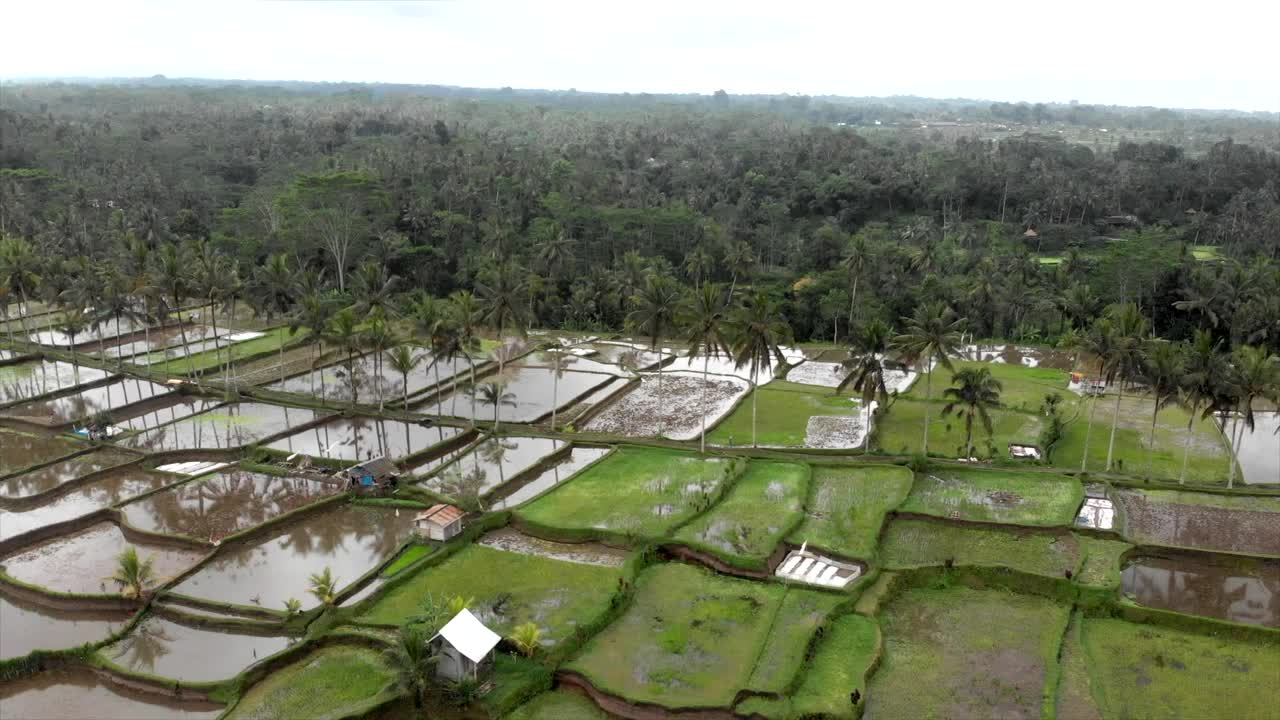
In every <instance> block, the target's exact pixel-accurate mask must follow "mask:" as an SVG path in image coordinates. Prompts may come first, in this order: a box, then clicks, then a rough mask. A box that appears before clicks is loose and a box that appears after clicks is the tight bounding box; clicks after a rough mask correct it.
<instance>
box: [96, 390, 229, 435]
mask: <svg viewBox="0 0 1280 720" xmlns="http://www.w3.org/2000/svg"><path fill="white" fill-rule="evenodd" d="M221 404H222V403H221V401H219V400H214V399H212V398H206V397H200V396H198V395H179V394H176V393H175V394H171V395H168V396H166V397H165V398H163V399H161V400H157V401H155V402H154V403H147V405H146V407H145V408H139V409H135V410H134V411H133V412H128V413H119V412H117V413H112V415H113V417H112V418H111V419H112V424H113V425H115V426H116V427H118V428H121V429H122V430H125V431H128V432H142V431H144V430H151V429H152V428H158V427H160V426H161V425H168V424H169V423H174V422H177V421H179V420H183V419H185V418H189V417H191V416H192V415H195V414H197V413H202V412H204V411H206V410H211V409H213V408H215V407H217V406H218V405H221ZM139 410H141V411H139Z"/></svg>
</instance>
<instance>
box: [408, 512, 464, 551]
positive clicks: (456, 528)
mask: <svg viewBox="0 0 1280 720" xmlns="http://www.w3.org/2000/svg"><path fill="white" fill-rule="evenodd" d="M462 515H463V512H462V509H461V508H458V507H455V506H453V505H444V504H440V505H432V506H431V507H429V508H427V509H426V510H423V511H422V512H420V513H418V515H417V517H415V518H414V519H413V525H414V527H416V528H417V529H418V534H420V535H422V536H424V537H426V538H429V539H431V540H438V541H440V542H444V541H445V540H448V539H449V538H451V537H453V536H454V535H457V534H458V533H460V532H462Z"/></svg>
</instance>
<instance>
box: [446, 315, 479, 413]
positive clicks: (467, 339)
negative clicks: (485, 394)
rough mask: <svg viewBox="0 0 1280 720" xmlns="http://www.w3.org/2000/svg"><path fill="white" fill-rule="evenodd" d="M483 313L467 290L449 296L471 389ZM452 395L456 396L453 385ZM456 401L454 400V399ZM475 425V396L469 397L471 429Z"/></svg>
mask: <svg viewBox="0 0 1280 720" xmlns="http://www.w3.org/2000/svg"><path fill="white" fill-rule="evenodd" d="M483 317H484V311H483V310H482V309H481V307H480V303H479V301H477V299H476V296H475V295H473V294H472V293H471V291H469V290H459V291H458V292H455V293H454V294H452V295H450V296H449V318H450V322H451V323H452V324H453V327H454V329H455V332H457V334H458V349H459V351H460V352H461V353H462V354H463V356H464V357H466V358H467V371H468V373H469V375H470V384H471V387H473V388H474V387H475V386H476V363H475V360H474V359H473V358H472V356H473V355H474V354H475V353H477V352H479V351H480V323H481V322H482V319H483ZM454 395H457V388H456V383H455V388H454ZM455 399H456V398H455ZM475 425H476V396H475V394H474V393H472V395H471V427H475Z"/></svg>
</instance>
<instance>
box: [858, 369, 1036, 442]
mask: <svg viewBox="0 0 1280 720" xmlns="http://www.w3.org/2000/svg"><path fill="white" fill-rule="evenodd" d="M916 384H917V385H919V383H916ZM926 409H928V410H929V418H930V419H929V448H930V450H929V451H930V453H932V454H933V455H937V456H939V457H948V458H960V457H964V451H965V433H964V421H963V420H959V419H957V418H955V417H943V415H942V405H940V404H938V403H936V402H935V403H932V404H930V403H926V402H924V401H923V400H921V401H915V400H898V401H897V402H895V403H894V404H893V407H892V408H890V409H889V412H888V414H886V415H884V416H883V417H881V418H880V419H879V420H878V423H879V424H878V425H877V426H876V427H875V429H874V430H873V431H872V438H871V446H872V447H873V448H876V449H878V450H880V451H882V452H885V453H890V454H895V455H911V454H915V453H919V452H920V451H921V449H922V445H921V437H920V428H921V427H922V426H923V425H924V414H925V410H926ZM991 424H992V431H993V432H992V436H991V437H990V438H988V437H987V434H986V433H985V432H982V431H975V432H974V436H973V445H974V448H973V454H974V456H975V457H978V458H991V457H1004V456H1006V455H1007V454H1008V450H1007V447H1008V445H1009V444H1010V443H1016V444H1019V445H1035V444H1036V440H1037V439H1038V438H1039V437H1040V428H1041V425H1042V421H1041V418H1040V416H1038V415H1034V414H1031V413H1024V412H1017V411H1014V410H993V411H991Z"/></svg>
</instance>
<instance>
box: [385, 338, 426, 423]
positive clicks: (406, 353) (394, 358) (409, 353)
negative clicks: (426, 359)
mask: <svg viewBox="0 0 1280 720" xmlns="http://www.w3.org/2000/svg"><path fill="white" fill-rule="evenodd" d="M387 360H388V361H390V362H391V369H392V370H395V371H396V372H398V373H400V381H401V382H402V383H403V386H402V389H403V390H404V411H405V412H409V373H411V372H413V371H414V370H416V369H417V368H418V366H419V365H421V364H422V354H421V353H415V352H414V351H413V346H412V345H397V346H396V347H394V348H391V349H390V350H388V351H387Z"/></svg>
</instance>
